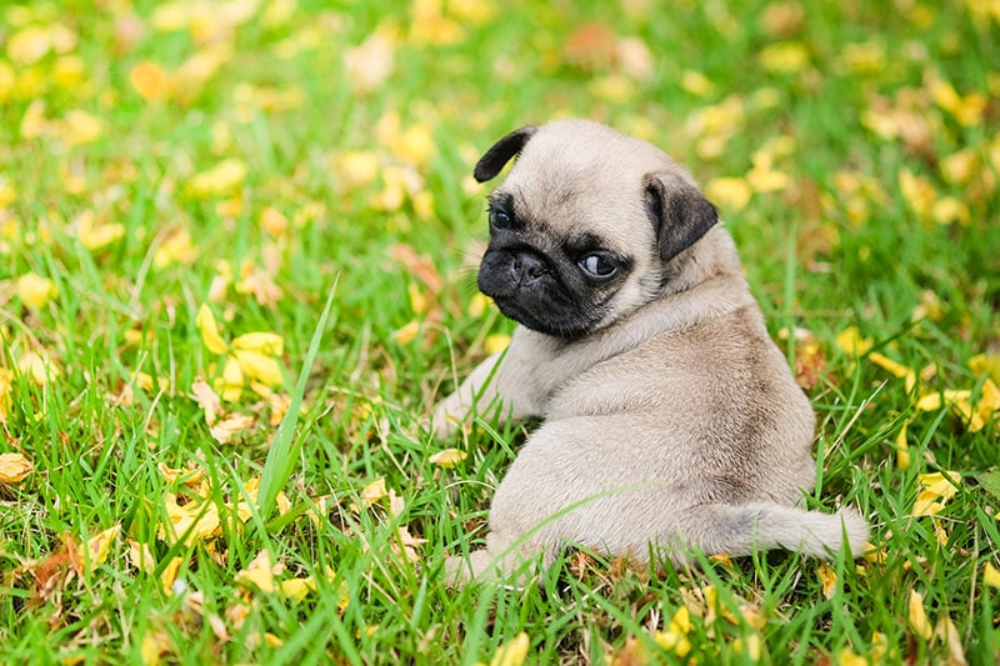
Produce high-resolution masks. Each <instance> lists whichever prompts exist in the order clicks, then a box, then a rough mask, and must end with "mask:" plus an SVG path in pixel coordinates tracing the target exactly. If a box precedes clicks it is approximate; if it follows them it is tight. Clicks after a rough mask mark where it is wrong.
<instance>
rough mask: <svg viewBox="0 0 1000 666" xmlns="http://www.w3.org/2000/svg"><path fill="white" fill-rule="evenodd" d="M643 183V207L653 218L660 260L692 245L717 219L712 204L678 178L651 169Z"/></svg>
mask: <svg viewBox="0 0 1000 666" xmlns="http://www.w3.org/2000/svg"><path fill="white" fill-rule="evenodd" d="M645 186H646V190H645V197H646V211H647V212H648V213H649V216H650V218H651V219H652V221H653V225H654V229H655V231H656V245H657V247H658V248H659V250H660V258H661V259H663V261H669V260H671V259H673V258H674V257H676V256H677V255H678V254H680V253H681V252H682V251H684V250H686V249H688V248H689V247H691V246H692V245H694V244H695V242H697V241H698V239H699V238H701V237H702V236H704V235H705V233H706V232H707V231H708V230H709V229H711V228H712V226H713V225H714V224H715V223H716V222H718V221H719V214H718V212H717V211H716V210H715V206H713V205H712V204H711V203H709V201H708V199H706V198H705V197H704V196H702V194H701V192H699V191H698V190H697V188H695V187H693V186H692V185H690V184H688V183H686V182H684V181H682V180H681V179H679V178H674V177H670V176H669V175H664V174H652V173H651V174H649V175H647V176H646V180H645Z"/></svg>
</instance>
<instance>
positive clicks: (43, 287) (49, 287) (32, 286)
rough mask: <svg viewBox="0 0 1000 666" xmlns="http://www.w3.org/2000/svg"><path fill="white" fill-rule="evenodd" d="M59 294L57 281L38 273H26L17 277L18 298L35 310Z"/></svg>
mask: <svg viewBox="0 0 1000 666" xmlns="http://www.w3.org/2000/svg"><path fill="white" fill-rule="evenodd" d="M58 295H59V289H57V288H56V283H55V282H53V281H52V280H50V279H48V278H45V277H42V276H41V275H38V274H37V273H25V274H24V275H22V276H21V277H19V278H18V279H17V296H18V298H20V299H21V302H22V303H24V304H25V305H26V306H28V307H29V308H31V309H33V310H40V309H41V308H43V307H45V305H46V304H47V303H48V302H49V301H50V300H52V299H53V298H55V297H56V296H58Z"/></svg>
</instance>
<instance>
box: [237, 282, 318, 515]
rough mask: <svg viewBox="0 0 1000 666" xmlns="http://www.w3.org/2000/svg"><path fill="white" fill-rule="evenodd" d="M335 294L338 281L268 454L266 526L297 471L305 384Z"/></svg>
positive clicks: (263, 492) (262, 505)
mask: <svg viewBox="0 0 1000 666" xmlns="http://www.w3.org/2000/svg"><path fill="white" fill-rule="evenodd" d="M336 293H337V281H334V284H333V286H332V287H331V288H330V295H329V296H328V297H327V299H326V306H325V307H324V308H323V313H322V314H321V315H320V317H319V323H317V324H316V330H315V331H314V332H313V336H312V340H310V342H309V350H308V352H306V358H305V363H303V365H302V371H301V372H300V373H299V380H298V382H297V383H296V385H295V391H294V392H293V393H292V401H291V404H289V406H288V411H287V412H285V416H284V418H283V419H281V425H279V426H278V432H276V433H275V435H274V441H273V443H272V444H271V449H270V450H269V451H268V452H267V460H266V461H265V462H264V471H263V473H262V474H261V477H260V492H259V493H258V495H257V509H258V510H259V511H260V516H261V519H262V520H264V521H265V522H266V521H267V518H268V516H270V515H271V511H272V510H273V509H274V503H275V500H276V499H277V497H278V492H279V491H280V490H281V488H282V487H283V486H284V485H285V484H286V483H288V479H289V477H291V475H292V470H293V469H295V460H296V458H297V457H298V454H299V450H300V448H301V446H302V440H301V439H296V437H295V434H296V433H295V429H296V427H297V426H298V423H299V410H300V408H301V407H302V398H303V396H304V395H305V391H306V382H307V381H308V380H309V373H310V372H311V371H312V366H313V363H314V362H315V361H316V355H317V354H318V353H319V345H320V342H321V340H322V339H323V331H324V330H325V329H326V322H327V319H329V317H330V309H331V308H332V307H333V297H334V295H336Z"/></svg>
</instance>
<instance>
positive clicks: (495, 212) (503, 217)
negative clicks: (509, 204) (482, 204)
mask: <svg viewBox="0 0 1000 666" xmlns="http://www.w3.org/2000/svg"><path fill="white" fill-rule="evenodd" d="M512 225H513V223H512V222H511V219H510V215H508V214H507V213H505V212H504V211H502V210H500V209H499V208H490V227H492V228H493V229H496V230H503V229H510V228H511V226H512Z"/></svg>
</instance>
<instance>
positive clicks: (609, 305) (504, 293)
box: [475, 121, 718, 339]
mask: <svg viewBox="0 0 1000 666" xmlns="http://www.w3.org/2000/svg"><path fill="white" fill-rule="evenodd" d="M515 155H518V159H517V161H516V163H515V164H514V167H513V168H512V169H511V172H510V175H509V176H508V177H507V179H506V180H505V181H504V183H503V184H502V185H501V186H500V187H498V188H497V189H496V190H495V191H494V192H493V194H491V195H490V198H489V219H490V243H489V247H488V248H487V251H486V254H485V255H484V257H483V261H482V264H481V266H480V271H479V288H480V290H481V291H482V292H483V293H484V294H486V295H487V296H490V297H491V298H493V299H494V301H495V302H496V303H497V306H498V307H499V308H500V311H501V312H503V313H504V314H505V315H506V316H508V317H510V318H511V319H514V320H516V321H518V322H520V323H521V324H524V325H525V326H527V327H528V328H531V329H534V330H536V331H540V332H542V333H546V334H549V335H554V336H557V337H561V338H566V339H575V338H579V337H582V336H586V335H588V334H590V333H592V332H594V331H596V330H599V329H600V328H602V327H604V326H607V325H608V324H610V323H612V322H614V321H615V320H617V319H618V318H620V317H622V316H624V315H626V314H628V313H629V312H632V311H633V310H635V309H636V308H638V307H640V306H641V305H643V304H645V303H647V302H649V301H651V300H653V299H654V298H656V297H657V296H658V295H659V294H660V293H661V292H662V289H663V286H664V283H665V281H667V280H669V276H670V273H671V271H670V264H671V262H672V261H675V260H676V258H677V257H678V255H680V254H681V253H683V251H684V250H685V249H687V248H688V247H690V246H691V245H692V244H693V243H694V242H696V241H697V240H698V239H699V238H701V236H702V235H704V233H705V232H706V231H707V230H708V229H709V228H710V227H711V226H712V225H713V224H715V222H716V221H717V220H718V218H717V215H716V212H715V208H714V207H713V206H712V205H711V204H710V203H708V202H707V201H706V200H705V199H704V197H702V196H701V194H700V193H699V192H698V190H697V188H696V187H695V185H694V181H693V179H692V178H691V176H690V175H689V174H688V173H687V172H686V171H685V170H684V169H683V168H681V167H680V166H678V165H677V164H676V163H674V162H673V161H672V160H671V159H670V158H669V157H667V156H666V155H665V154H663V153H662V152H660V151H659V150H657V149H656V148H654V147H653V146H651V145H650V144H648V143H645V142H642V141H638V140H636V139H631V138H628V137H625V136H623V135H621V134H618V133H617V132H615V131H613V130H611V129H610V128H608V127H605V126H603V125H600V124H597V123H591V122H588V121H557V122H554V123H549V124H547V125H544V126H542V127H541V128H534V127H525V128H521V129H519V130H516V131H514V132H511V133H510V134H508V135H507V136H505V137H504V138H502V139H500V141H498V142H497V143H496V144H495V145H494V146H493V147H492V148H490V150H489V151H487V152H486V154H485V155H483V157H482V159H480V161H479V163H478V164H477V165H476V171H475V176H476V178H477V180H479V181H480V182H482V181H484V180H489V179H490V178H493V177H494V176H496V175H497V173H499V171H500V170H501V169H502V168H503V166H504V164H506V163H507V162H508V161H509V160H510V159H511V158H512V157H514V156H515Z"/></svg>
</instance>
